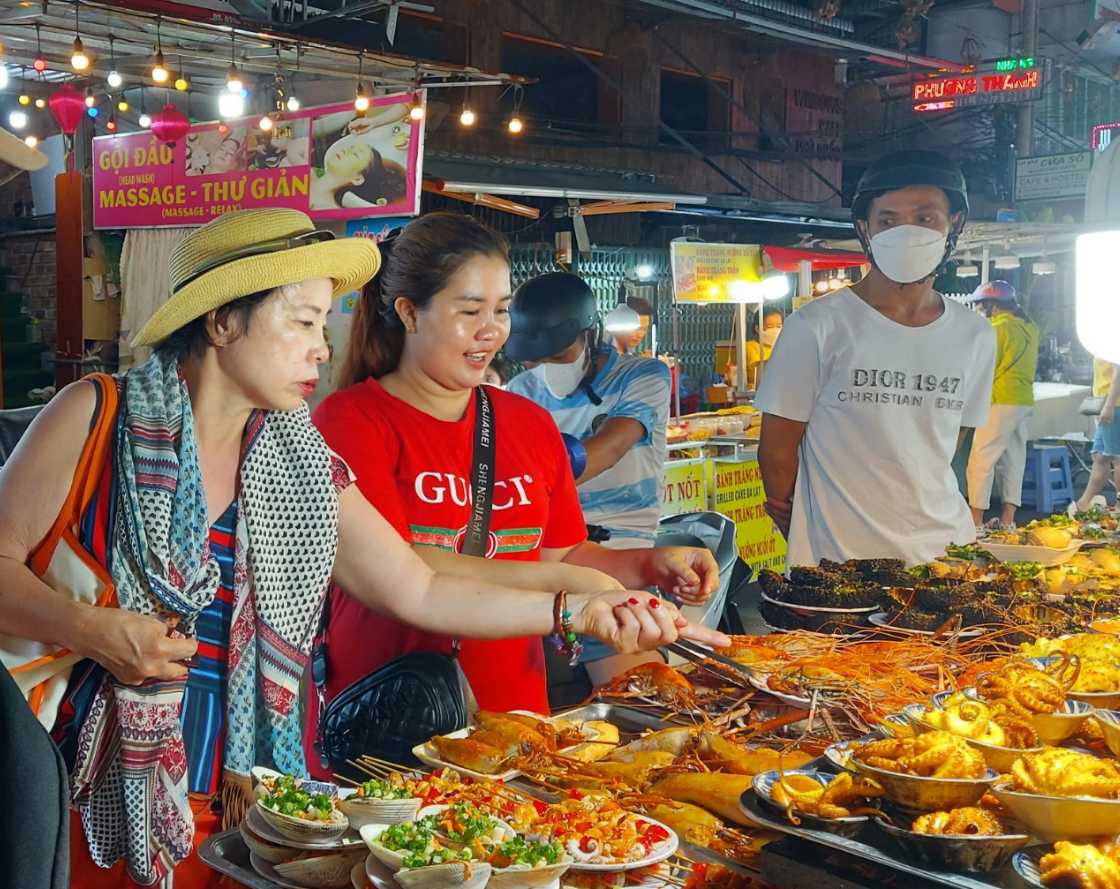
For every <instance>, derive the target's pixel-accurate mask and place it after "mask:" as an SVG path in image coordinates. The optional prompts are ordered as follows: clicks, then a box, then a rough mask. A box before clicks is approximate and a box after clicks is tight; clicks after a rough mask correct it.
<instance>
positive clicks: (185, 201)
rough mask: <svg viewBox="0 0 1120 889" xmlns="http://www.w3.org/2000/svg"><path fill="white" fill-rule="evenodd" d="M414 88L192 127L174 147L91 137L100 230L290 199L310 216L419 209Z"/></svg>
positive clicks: (131, 138)
mask: <svg viewBox="0 0 1120 889" xmlns="http://www.w3.org/2000/svg"><path fill="white" fill-rule="evenodd" d="M410 98H411V97H410V96H409V95H395V96H383V97H380V98H375V99H370V107H369V110H368V111H366V112H364V113H360V112H358V111H355V110H354V105H353V103H346V104H341V105H328V106H325V107H321V108H309V109H305V110H303V109H301V110H300V111H296V112H284V113H283V114H280V113H276V114H274V115H272V121H273V125H272V128H271V129H270V130H268V131H267V132H266V131H264V130H262V129H261V128H260V118H259V117H255V118H243V119H239V120H229V121H224V122H221V123H216V122H211V123H203V124H195V125H192V126H191V128H190V130H189V132H188V133H187V135H186V136H185V137H184V138H183V139H181V140H180V141H179V142H177V143H176V144H175V145H174V146H171V145H168V144H166V143H163V142H160V141H159V140H158V139H157V138H156V137H155V136H154V135H153V134H152V133H151V132H149V131H147V130H145V131H144V132H141V133H124V134H117V135H112V136H99V137H98V138H96V139H94V140H93V224H94V228H149V227H155V226H184V225H202V224H204V223H206V222H209V221H210V220H211V219H214V218H215V217H217V216H221V215H222V214H223V213H228V212H231V211H233V210H248V209H261V208H265V207H287V208H291V209H295V210H302V211H304V212H305V213H307V214H308V215H310V216H311V218H312V219H369V218H370V217H378V216H409V215H412V216H415V215H417V214H418V213H419V212H420V192H421V184H422V179H421V177H422V170H421V165H422V158H423V156H424V144H423V143H424V122H423V120H420V121H414V120H412V119H411V118H410V116H409V111H410V109H411V105H410Z"/></svg>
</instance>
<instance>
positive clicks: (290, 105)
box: [284, 96, 299, 111]
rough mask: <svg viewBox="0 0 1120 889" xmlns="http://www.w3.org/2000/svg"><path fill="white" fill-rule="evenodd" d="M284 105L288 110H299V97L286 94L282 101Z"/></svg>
mask: <svg viewBox="0 0 1120 889" xmlns="http://www.w3.org/2000/svg"><path fill="white" fill-rule="evenodd" d="M284 107H285V108H286V109H287V110H288V111H299V99H297V98H296V97H295V96H288V98H287V99H286V100H285V102H284Z"/></svg>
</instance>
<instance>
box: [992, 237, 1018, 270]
mask: <svg viewBox="0 0 1120 889" xmlns="http://www.w3.org/2000/svg"><path fill="white" fill-rule="evenodd" d="M995 267H996V268H997V269H1001V270H1004V271H1006V270H1008V269H1017V268H1019V257H1018V256H1016V255H1015V254H1014V253H1012V252H1011V245H1010V244H1009V243H1008V242H1007V241H1004V242H1003V253H1001V254H1000V255H999V256H997V257H996V261H995Z"/></svg>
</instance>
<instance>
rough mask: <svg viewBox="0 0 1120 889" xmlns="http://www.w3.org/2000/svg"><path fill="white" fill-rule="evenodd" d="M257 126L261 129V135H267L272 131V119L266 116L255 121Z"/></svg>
mask: <svg viewBox="0 0 1120 889" xmlns="http://www.w3.org/2000/svg"><path fill="white" fill-rule="evenodd" d="M257 126H258V127H260V128H261V132H262V133H267V132H268V131H269V130H271V129H272V118H271V117H269V116H268V115H267V114H266V115H265V116H264V117H262V118H261V119H260V120H259V121H257Z"/></svg>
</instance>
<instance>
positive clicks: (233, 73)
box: [226, 65, 245, 93]
mask: <svg viewBox="0 0 1120 889" xmlns="http://www.w3.org/2000/svg"><path fill="white" fill-rule="evenodd" d="M244 87H245V84H244V83H242V81H241V74H240V72H239V71H238V70H237V66H236V65H230V66H229V72H228V73H227V74H226V89H227V90H229V91H230V92H231V93H239V92H241V90H242V89H243V88H244Z"/></svg>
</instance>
